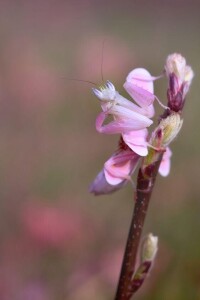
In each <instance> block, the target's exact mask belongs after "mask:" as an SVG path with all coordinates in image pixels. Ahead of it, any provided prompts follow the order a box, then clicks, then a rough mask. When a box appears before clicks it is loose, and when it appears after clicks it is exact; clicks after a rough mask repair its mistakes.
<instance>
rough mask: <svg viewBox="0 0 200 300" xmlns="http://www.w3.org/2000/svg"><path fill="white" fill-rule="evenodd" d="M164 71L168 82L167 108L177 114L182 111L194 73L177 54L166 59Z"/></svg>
mask: <svg viewBox="0 0 200 300" xmlns="http://www.w3.org/2000/svg"><path fill="white" fill-rule="evenodd" d="M165 71H166V74H167V77H168V80H169V87H168V91H167V97H168V106H169V108H170V109H171V110H172V111H175V112H179V111H181V110H182V109H183V106H184V103H185V96H186V94H187V92H188V91H189V87H190V84H191V82H192V79H193V77H194V73H193V71H192V69H191V67H190V66H188V65H186V60H185V58H184V57H183V56H182V55H181V54H178V53H174V54H171V55H169V56H168V57H167V60H166V64H165Z"/></svg>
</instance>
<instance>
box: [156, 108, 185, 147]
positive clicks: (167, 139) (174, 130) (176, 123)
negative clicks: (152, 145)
mask: <svg viewBox="0 0 200 300" xmlns="http://www.w3.org/2000/svg"><path fill="white" fill-rule="evenodd" d="M182 124H183V120H181V117H180V115H179V114H178V113H173V114H171V115H170V116H168V117H167V118H166V119H162V120H161V121H160V124H159V125H158V128H157V129H156V132H159V133H160V132H162V134H159V135H156V136H160V139H161V140H160V145H161V147H166V146H168V145H169V144H170V143H171V142H172V141H173V139H174V138H175V137H176V136H177V134H178V133H179V131H180V129H181V127H182ZM158 138H159V137H158Z"/></svg>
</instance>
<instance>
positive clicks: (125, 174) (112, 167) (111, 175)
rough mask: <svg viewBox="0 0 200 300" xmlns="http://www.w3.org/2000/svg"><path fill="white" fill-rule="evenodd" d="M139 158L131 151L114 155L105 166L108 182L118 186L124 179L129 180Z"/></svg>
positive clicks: (123, 151)
mask: <svg viewBox="0 0 200 300" xmlns="http://www.w3.org/2000/svg"><path fill="white" fill-rule="evenodd" d="M139 158H140V157H139V155H137V154H136V153H134V152H132V151H130V149H128V150H122V151H120V152H118V153H114V155H112V156H111V158H109V159H108V160H107V161H106V162H105V164H104V173H105V178H106V180H107V182H108V183H109V184H111V185H117V184H119V183H121V182H122V181H123V180H124V179H126V180H129V179H130V175H131V174H132V173H133V171H134V170H135V168H136V166H137V163H138V161H139Z"/></svg>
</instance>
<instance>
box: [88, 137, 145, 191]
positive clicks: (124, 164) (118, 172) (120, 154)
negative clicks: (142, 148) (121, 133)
mask: <svg viewBox="0 0 200 300" xmlns="http://www.w3.org/2000/svg"><path fill="white" fill-rule="evenodd" d="M122 143H123V144H124V142H123V141H122ZM124 145H125V144H124ZM139 159H140V156H139V155H137V154H136V153H135V152H133V151H132V150H131V149H129V148H128V147H125V149H120V150H118V151H117V152H115V153H114V154H113V155H112V156H111V157H110V158H109V159H108V160H107V161H106V162H105V164H104V168H103V170H102V171H101V172H100V173H99V174H98V175H97V177H96V178H95V180H94V181H93V183H92V184H91V186H90V192H91V193H94V194H95V195H101V194H109V193H112V192H114V191H116V190H118V189H120V188H121V187H123V186H124V185H126V183H127V182H128V181H130V180H131V175H132V173H133V172H134V171H135V169H136V167H137V164H138V161H139Z"/></svg>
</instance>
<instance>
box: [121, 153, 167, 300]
mask: <svg viewBox="0 0 200 300" xmlns="http://www.w3.org/2000/svg"><path fill="white" fill-rule="evenodd" d="M162 155H163V153H160V154H159V155H158V159H157V160H156V161H155V162H154V163H152V164H151V165H149V166H147V167H145V168H140V170H139V173H138V178H137V189H136V201H135V206H134V211H133V217H132V221H131V225H130V230H129V235H128V239H127V244H126V249H125V253H124V258H123V263H122V268H121V274H120V278H119V283H118V288H117V292H116V296H115V300H129V299H130V298H131V296H132V295H133V291H132V287H131V283H132V278H133V274H134V271H135V264H136V257H137V251H138V246H139V243H140V237H141V234H142V230H143V226H144V221H145V217H146V214H147V209H148V205H149V201H150V197H151V194H152V191H153V187H154V183H155V180H156V176H157V173H158V168H159V166H160V162H161V159H162Z"/></svg>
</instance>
